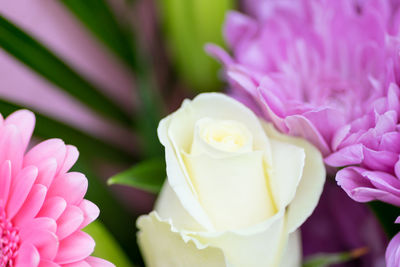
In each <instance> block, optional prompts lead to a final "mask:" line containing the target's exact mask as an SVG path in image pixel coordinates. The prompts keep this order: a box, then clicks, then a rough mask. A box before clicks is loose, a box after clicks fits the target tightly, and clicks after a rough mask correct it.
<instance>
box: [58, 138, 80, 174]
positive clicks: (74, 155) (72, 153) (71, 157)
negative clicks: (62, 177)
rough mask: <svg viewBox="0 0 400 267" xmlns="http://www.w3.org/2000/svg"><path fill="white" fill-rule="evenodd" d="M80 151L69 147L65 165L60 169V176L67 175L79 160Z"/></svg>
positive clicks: (67, 147)
mask: <svg viewBox="0 0 400 267" xmlns="http://www.w3.org/2000/svg"><path fill="white" fill-rule="evenodd" d="M78 157H79V151H78V149H77V148H76V147H75V146H71V145H67V146H66V154H65V159H64V163H63V164H62V167H61V169H60V171H59V172H60V174H63V173H66V172H67V171H69V169H71V167H72V166H73V165H74V164H75V162H76V161H77V160H78Z"/></svg>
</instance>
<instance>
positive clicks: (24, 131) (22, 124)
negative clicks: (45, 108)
mask: <svg viewBox="0 0 400 267" xmlns="http://www.w3.org/2000/svg"><path fill="white" fill-rule="evenodd" d="M5 124H6V125H15V126H16V127H17V129H18V130H19V132H20V133H21V136H22V145H23V151H25V149H26V147H27V146H28V143H29V140H30V139H31V136H32V133H33V129H34V128H35V115H34V114H33V113H32V112H30V111H29V110H25V109H21V110H18V111H16V112H14V113H12V114H10V115H9V116H8V117H7V119H6V120H5Z"/></svg>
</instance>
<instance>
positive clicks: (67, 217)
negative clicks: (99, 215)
mask: <svg viewBox="0 0 400 267" xmlns="http://www.w3.org/2000/svg"><path fill="white" fill-rule="evenodd" d="M83 219H84V217H83V212H82V210H81V209H80V208H78V207H76V206H72V205H70V206H67V208H66V209H65V211H64V213H63V214H62V215H61V216H60V218H59V219H58V220H57V226H58V228H57V236H58V238H59V240H63V239H64V238H66V237H67V236H69V235H70V234H72V233H73V232H75V231H76V230H77V229H78V227H79V226H80V225H81V224H82V222H83Z"/></svg>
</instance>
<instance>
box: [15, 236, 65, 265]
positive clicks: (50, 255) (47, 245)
mask: <svg viewBox="0 0 400 267" xmlns="http://www.w3.org/2000/svg"><path fill="white" fill-rule="evenodd" d="M20 236H21V239H22V240H24V242H29V243H30V244H32V245H34V246H35V247H36V249H37V250H38V252H39V254H40V259H45V260H54V258H55V257H56V255H57V251H58V246H59V240H58V238H57V236H56V235H55V234H54V233H53V232H50V231H47V230H42V229H32V231H30V232H28V231H24V232H21V233H20Z"/></svg>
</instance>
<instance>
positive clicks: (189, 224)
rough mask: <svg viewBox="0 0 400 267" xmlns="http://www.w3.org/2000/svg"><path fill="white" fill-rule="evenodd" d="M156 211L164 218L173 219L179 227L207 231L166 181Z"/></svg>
mask: <svg viewBox="0 0 400 267" xmlns="http://www.w3.org/2000/svg"><path fill="white" fill-rule="evenodd" d="M154 210H155V211H157V213H158V215H159V216H160V218H161V219H163V220H168V219H170V220H172V221H173V222H174V226H175V227H176V228H177V229H186V230H189V231H205V229H204V228H203V227H202V226H201V225H200V224H199V223H198V222H197V221H196V220H194V219H193V217H192V216H191V215H190V214H189V213H188V212H187V211H186V209H185V208H184V207H183V206H182V203H181V201H179V199H178V198H177V197H176V194H175V192H174V191H173V190H172V188H171V187H170V186H169V184H168V181H166V182H165V183H164V185H163V188H162V189H161V192H160V194H159V195H158V198H157V201H156V204H155V208H154Z"/></svg>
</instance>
